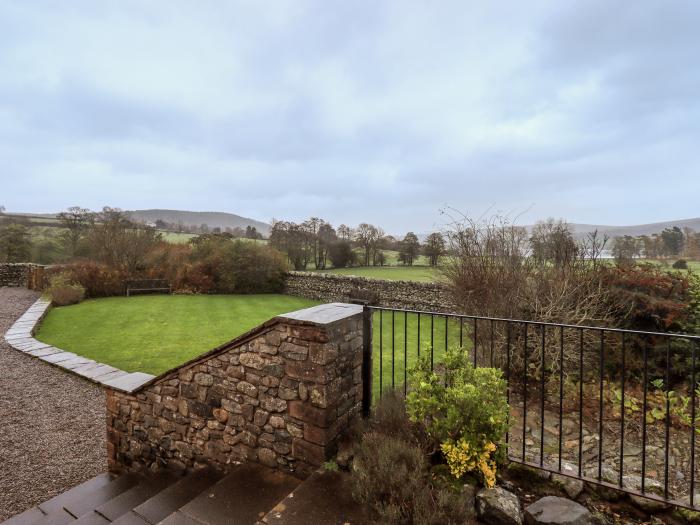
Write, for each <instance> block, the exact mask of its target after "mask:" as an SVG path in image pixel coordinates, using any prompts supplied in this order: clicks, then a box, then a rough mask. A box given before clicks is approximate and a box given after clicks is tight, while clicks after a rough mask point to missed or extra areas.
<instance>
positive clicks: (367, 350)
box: [362, 304, 373, 417]
mask: <svg viewBox="0 0 700 525" xmlns="http://www.w3.org/2000/svg"><path fill="white" fill-rule="evenodd" d="M372 345H373V342H372V309H371V308H370V307H369V306H368V305H367V304H365V305H364V306H363V308H362V416H363V417H369V415H370V412H371V409H372V353H373V352H372Z"/></svg>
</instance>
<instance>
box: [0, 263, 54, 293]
mask: <svg viewBox="0 0 700 525" xmlns="http://www.w3.org/2000/svg"><path fill="white" fill-rule="evenodd" d="M43 273H44V267H43V266H41V265H39V264H31V263H0V286H15V287H21V288H30V289H32V290H40V289H41V288H42V283H43Z"/></svg>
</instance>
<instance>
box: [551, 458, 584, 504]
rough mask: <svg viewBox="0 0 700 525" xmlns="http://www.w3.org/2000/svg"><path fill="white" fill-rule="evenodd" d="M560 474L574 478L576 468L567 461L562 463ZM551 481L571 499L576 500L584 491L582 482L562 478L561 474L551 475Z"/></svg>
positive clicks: (565, 477)
mask: <svg viewBox="0 0 700 525" xmlns="http://www.w3.org/2000/svg"><path fill="white" fill-rule="evenodd" d="M561 472H562V473H563V474H569V475H570V476H576V475H577V474H578V467H576V465H573V464H572V463H569V462H568V461H562V462H561ZM552 481H553V482H554V483H556V484H557V485H559V486H560V487H561V488H562V489H564V492H566V495H567V496H569V497H570V498H571V499H576V498H578V497H579V496H580V495H581V492H583V489H584V483H583V481H582V480H580V479H574V478H570V477H568V476H562V475H561V474H552Z"/></svg>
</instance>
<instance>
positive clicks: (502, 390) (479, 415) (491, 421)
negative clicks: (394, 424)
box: [406, 348, 509, 487]
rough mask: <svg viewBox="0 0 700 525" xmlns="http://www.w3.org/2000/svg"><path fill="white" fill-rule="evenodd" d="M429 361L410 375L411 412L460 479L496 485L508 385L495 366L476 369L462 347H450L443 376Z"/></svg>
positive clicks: (446, 355) (412, 419)
mask: <svg viewBox="0 0 700 525" xmlns="http://www.w3.org/2000/svg"><path fill="white" fill-rule="evenodd" d="M430 365H431V364H430V362H429V361H428V360H427V359H421V360H420V361H419V362H418V364H417V365H416V367H415V368H414V369H413V370H412V371H411V390H410V391H409V393H408V396H407V397H406V409H407V412H408V415H409V418H410V419H411V421H413V422H414V423H420V424H421V425H422V426H423V428H424V429H425V431H426V433H427V435H428V436H429V438H430V439H431V440H432V441H433V443H434V446H436V447H437V446H438V445H439V447H440V450H441V451H442V453H443V455H444V457H445V460H446V462H447V465H448V466H449V468H450V472H451V473H452V475H453V476H455V477H456V478H461V477H462V476H464V475H465V474H475V475H476V476H477V477H479V478H480V479H481V480H482V481H483V483H484V485H486V486H487V487H492V486H493V485H494V484H495V481H496V464H497V463H498V462H499V461H500V460H501V459H502V456H503V455H504V449H503V447H499V443H500V442H501V440H502V439H503V436H505V433H506V430H507V428H508V412H509V408H508V402H507V399H506V383H505V381H504V379H503V375H502V372H501V371H500V370H497V369H495V368H486V367H479V368H474V366H473V365H472V364H471V360H470V359H469V355H468V353H467V352H466V351H465V350H464V349H462V348H450V349H448V350H447V352H446V353H445V357H444V372H443V373H441V374H438V372H436V371H435V370H433V369H432V367H431V366H430Z"/></svg>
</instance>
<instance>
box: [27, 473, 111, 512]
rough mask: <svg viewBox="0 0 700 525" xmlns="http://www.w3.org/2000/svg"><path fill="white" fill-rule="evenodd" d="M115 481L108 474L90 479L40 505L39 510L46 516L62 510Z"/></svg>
mask: <svg viewBox="0 0 700 525" xmlns="http://www.w3.org/2000/svg"><path fill="white" fill-rule="evenodd" d="M113 481H114V476H113V475H111V474H108V473H105V474H100V475H99V476H95V477H94V478H90V479H89V480H87V481H85V482H84V483H81V484H80V485H76V486H75V487H73V488H72V489H70V490H68V491H66V492H64V493H62V494H59V495H58V496H55V497H53V498H51V499H50V500H47V501H45V502H43V503H40V504H39V505H38V508H39V509H40V510H41V511H42V512H44V514H50V513H51V512H54V511H57V510H60V509H62V508H63V507H64V505H66V504H67V503H69V502H70V501H73V500H75V499H81V498H83V497H85V496H87V495H88V494H89V493H90V492H94V491H95V490H98V489H101V488H102V487H105V486H107V485H109V484H110V483H112V482H113Z"/></svg>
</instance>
